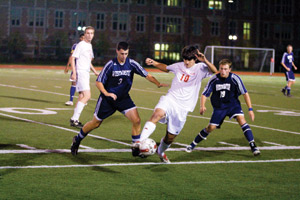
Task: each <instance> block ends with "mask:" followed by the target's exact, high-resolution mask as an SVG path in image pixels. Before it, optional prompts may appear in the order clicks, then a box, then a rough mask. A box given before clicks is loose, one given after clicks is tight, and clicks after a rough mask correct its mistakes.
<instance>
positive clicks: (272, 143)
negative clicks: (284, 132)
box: [262, 141, 285, 146]
mask: <svg viewBox="0 0 300 200" xmlns="http://www.w3.org/2000/svg"><path fill="white" fill-rule="evenodd" d="M262 143H265V144H270V145H274V146H285V145H283V144H278V143H275V142H267V141H262Z"/></svg>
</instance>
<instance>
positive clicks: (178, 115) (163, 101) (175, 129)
mask: <svg viewBox="0 0 300 200" xmlns="http://www.w3.org/2000/svg"><path fill="white" fill-rule="evenodd" d="M156 108H160V109H162V110H164V111H165V113H166V116H165V117H164V118H162V119H161V120H159V122H160V123H163V124H167V126H168V132H169V133H171V134H174V135H179V133H180V131H181V130H182V128H183V126H184V124H185V121H186V117H187V115H188V111H186V110H184V109H182V108H180V107H179V106H178V105H177V104H176V103H175V102H174V100H172V99H171V98H169V97H167V96H162V97H160V99H159V102H158V104H157V105H156V106H155V109H156Z"/></svg>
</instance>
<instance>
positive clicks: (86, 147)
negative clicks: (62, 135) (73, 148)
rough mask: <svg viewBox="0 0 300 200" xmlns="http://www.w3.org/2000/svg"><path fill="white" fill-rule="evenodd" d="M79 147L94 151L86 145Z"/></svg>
mask: <svg viewBox="0 0 300 200" xmlns="http://www.w3.org/2000/svg"><path fill="white" fill-rule="evenodd" d="M79 147H81V148H84V149H94V148H92V147H88V146H85V145H82V144H81V145H80V146H79Z"/></svg>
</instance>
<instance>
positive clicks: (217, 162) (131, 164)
mask: <svg viewBox="0 0 300 200" xmlns="http://www.w3.org/2000/svg"><path fill="white" fill-rule="evenodd" d="M278 162H300V159H299V158H296V159H293V158H290V159H277V160H228V161H224V160H217V161H189V162H172V163H168V164H165V163H161V162H159V163H156V162H144V163H106V164H92V165H32V166H0V169H45V168H48V169H49V168H75V167H76V168H78V167H120V166H145V165H146V166H147V165H201V164H202V165H205V164H249V163H278Z"/></svg>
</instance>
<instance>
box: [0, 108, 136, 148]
mask: <svg viewBox="0 0 300 200" xmlns="http://www.w3.org/2000/svg"><path fill="white" fill-rule="evenodd" d="M0 115H2V116H5V117H10V118H13V119H18V120H21V121H26V122H30V123H34V124H40V125H45V126H49V127H53V128H57V129H61V130H64V131H69V132H73V133H78V132H79V131H77V130H72V129H68V128H64V127H61V126H56V125H52V124H46V123H43V122H37V121H33V120H30V119H25V118H21V117H15V116H12V115H7V114H3V113H0ZM88 136H90V137H93V138H97V139H101V140H106V141H110V142H114V143H118V144H123V145H126V146H131V145H130V144H128V143H125V142H120V141H117V140H112V139H108V138H105V137H101V136H97V135H93V134H88Z"/></svg>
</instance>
